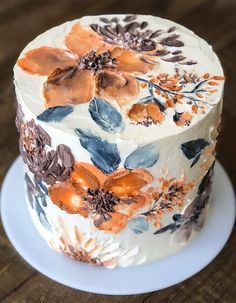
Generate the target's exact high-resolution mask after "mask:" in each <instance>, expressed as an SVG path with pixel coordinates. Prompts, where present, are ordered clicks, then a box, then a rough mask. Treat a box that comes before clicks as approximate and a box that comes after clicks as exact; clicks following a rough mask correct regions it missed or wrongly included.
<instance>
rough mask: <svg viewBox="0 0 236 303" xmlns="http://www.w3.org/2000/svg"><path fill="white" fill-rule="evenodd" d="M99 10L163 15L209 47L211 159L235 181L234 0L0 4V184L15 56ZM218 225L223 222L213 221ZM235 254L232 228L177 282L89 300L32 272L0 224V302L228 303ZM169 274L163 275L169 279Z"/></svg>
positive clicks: (13, 141) (9, 0) (235, 285)
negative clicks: (219, 80) (219, 105)
mask: <svg viewBox="0 0 236 303" xmlns="http://www.w3.org/2000/svg"><path fill="white" fill-rule="evenodd" d="M103 13H142V14H153V15H157V16H161V17H165V18H169V19H172V20H174V21H176V22H179V23H181V24H183V25H184V26H187V27H188V28H190V29H192V30H193V31H194V32H196V33H197V34H198V35H200V36H201V37H203V38H204V39H206V40H207V41H208V42H209V43H210V44H212V45H213V47H214V49H215V51H216V52H217V54H218V55H219V57H220V59H221V62H222V64H223V67H224V70H225V74H226V77H227V82H226V86H225V98H224V100H225V102H224V110H223V128H222V132H221V138H220V144H219V149H218V158H219V160H220V161H221V163H222V164H223V166H224V167H225V169H226V170H227V172H228V174H229V175H230V177H231V180H232V182H233V183H234V184H236V161H235V153H236V135H235V133H236V99H235V95H234V94H235V91H236V72H235V69H236V27H235V25H236V1H235V0H216V1H213V0H186V1H184V0H177V1H168V0H162V1H158V0H152V1H151V0H130V1H129V0H124V1H123V0H93V1H92V0H91V1H90V0H84V1H82V0H77V1H70V0H64V1H62V0H57V1H56V0H55V1H50V0H41V1H39V0H35V1H33V0H28V1H25V0H0V182H2V181H3V178H4V175H5V173H6V171H7V169H8V167H9V166H10V165H11V163H12V161H13V160H14V159H15V158H16V156H17V155H18V143H17V133H16V129H15V125H14V116H15V94H14V88H13V82H12V80H13V79H12V76H13V75H12V68H13V64H14V62H15V60H16V58H17V56H18V54H19V52H20V51H21V49H22V48H23V47H24V46H25V45H26V44H27V43H28V42H29V41H31V40H32V39H33V38H34V37H35V36H37V35H38V34H40V33H41V32H43V31H45V30H46V29H48V28H50V27H52V26H55V25H57V24H60V23H62V22H65V21H67V20H71V19H75V18H78V17H80V16H82V15H89V14H103ZM14 202H15V203H17V202H18V201H17V200H16V201H14ZM222 203H224V201H222ZM219 224H224V222H222V221H221V219H220V218H219ZM216 241H217V234H216ZM29 249H30V248H29ZM235 256H236V232H235V230H234V232H233V234H232V235H231V238H230V240H229V241H228V243H227V245H226V246H225V248H224V249H223V251H222V252H221V253H220V254H219V256H217V258H216V259H215V260H214V261H213V262H212V263H211V264H210V265H208V266H207V267H206V268H205V269H204V270H202V271H201V272H200V273H198V274H197V275H195V276H194V277H192V278H190V279H188V280H187V281H185V282H182V283H180V284H178V285H176V286H173V287H169V288H167V289H164V290H161V291H158V292H153V293H150V294H144V295H137V296H113V297H111V296H105V295H95V294H91V293H85V292H82V291H77V290H74V289H70V288H68V287H66V286H62V285H60V284H58V283H56V282H54V281H52V280H49V279H48V278H46V277H45V276H43V275H41V274H40V273H38V272H37V271H36V270H35V269H33V268H32V267H31V266H29V265H28V264H26V263H25V262H24V260H23V259H22V258H21V257H20V256H19V255H18V254H17V253H16V251H15V250H14V248H13V247H12V246H11V244H10V242H9V241H8V239H7V238H6V235H5V233H4V231H3V228H2V226H1V224H0V302H4V303H7V302H17V303H31V302H50V303H53V302H63V303H67V302H68V303H74V302H89V303H93V302H96V303H100V302H104V303H106V302H114V303H115V302H117V303H118V302H122V303H125V302H129V303H144V302H145V303H154V302H155V303H162V302H163V303H166V302H168V303H172V302H175V303H184V302H187V303H189V302H191V303H195V302H199V303H203V302H209V303H217V302H227V303H235V302H236V257H235ZM183 266H185V265H184V264H183ZM174 274H176V273H174V272H173V273H172V272H171V271H170V275H174ZM101 278H102V277H101ZM140 279H145V277H140Z"/></svg>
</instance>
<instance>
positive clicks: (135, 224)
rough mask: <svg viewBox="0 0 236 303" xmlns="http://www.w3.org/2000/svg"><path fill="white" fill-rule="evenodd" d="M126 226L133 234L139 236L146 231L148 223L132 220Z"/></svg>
mask: <svg viewBox="0 0 236 303" xmlns="http://www.w3.org/2000/svg"><path fill="white" fill-rule="evenodd" d="M128 226H129V228H130V229H131V230H132V231H133V232H134V233H135V234H141V233H143V232H144V231H147V230H148V221H147V220H146V219H144V218H134V219H132V220H130V221H129V222H128Z"/></svg>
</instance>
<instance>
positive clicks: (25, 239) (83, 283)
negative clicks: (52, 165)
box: [1, 158, 235, 295]
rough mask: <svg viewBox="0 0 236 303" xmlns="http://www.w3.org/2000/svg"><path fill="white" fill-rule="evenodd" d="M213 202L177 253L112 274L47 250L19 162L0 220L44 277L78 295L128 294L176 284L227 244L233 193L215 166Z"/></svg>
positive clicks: (6, 191)
mask: <svg viewBox="0 0 236 303" xmlns="http://www.w3.org/2000/svg"><path fill="white" fill-rule="evenodd" d="M213 199H214V201H213V207H212V210H211V213H210V215H209V219H208V221H207V222H206V224H205V226H204V227H203V229H202V231H201V232H200V233H199V235H198V236H197V237H196V239H195V240H193V241H192V242H191V243H190V244H189V245H187V246H186V247H185V248H183V250H182V251H180V252H179V253H177V254H175V255H173V256H170V257H167V258H164V259H162V260H160V261H156V262H152V263H149V264H147V265H140V266H136V267H128V268H124V269H112V270H111V269H106V268H103V267H93V266H91V265H87V264H84V263H80V262H77V261H74V260H71V259H70V258H68V257H65V256H63V255H61V254H59V253H57V252H55V251H53V250H51V249H50V248H49V247H48V245H47V244H46V242H45V241H44V240H43V239H42V238H41V237H40V236H39V234H38V233H37V231H36V229H35V227H34V225H33V223H32V221H31V218H30V215H29V213H28V211H27V207H26V203H25V201H24V191H23V172H22V163H21V160H20V159H19V158H18V159H16V161H15V162H14V163H13V164H12V166H11V168H10V169H9V171H8V173H7V175H6V178H5V180H4V183H3V186H2V196H1V215H2V222H3V226H4V228H5V231H6V233H7V236H8V238H9V239H10V241H11V243H12V244H13V246H14V247H15V248H16V250H17V251H18V253H19V254H20V255H21V256H22V257H23V258H24V259H25V260H26V261H27V262H28V263H29V264H30V265H32V266H33V267H34V268H36V269H37V270H38V271H39V272H41V273H42V274H44V275H45V276H47V277H49V278H51V279H53V280H55V281H57V282H59V283H61V284H64V285H67V286H70V287H73V288H76V289H80V290H84V291H89V292H94V293H101V294H114V295H128V294H139V293H146V292H151V291H155V290H159V289H162V288H165V287H169V286H171V285H174V284H176V283H179V282H182V281H183V280H185V279H187V278H189V277H191V276H192V275H194V274H196V273H197V272H199V271H200V270H201V269H203V268H204V267H205V266H206V265H207V264H209V263H210V262H211V261H212V260H213V259H214V258H215V257H216V255H217V254H218V253H219V252H220V251H221V249H222V248H223V246H224V245H225V243H226V241H227V240H228V238H229V235H230V233H231V231H232V228H233V224H234V219H235V198H234V192H233V188H232V185H231V183H230V181H229V178H228V176H227V175H226V173H225V171H224V170H223V168H222V166H221V165H220V164H219V163H216V167H215V176H214V180H213Z"/></svg>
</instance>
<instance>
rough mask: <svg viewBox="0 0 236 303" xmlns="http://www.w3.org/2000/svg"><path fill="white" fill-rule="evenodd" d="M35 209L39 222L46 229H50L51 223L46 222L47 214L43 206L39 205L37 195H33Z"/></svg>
mask: <svg viewBox="0 0 236 303" xmlns="http://www.w3.org/2000/svg"><path fill="white" fill-rule="evenodd" d="M35 211H36V213H37V215H38V218H39V220H40V222H41V224H42V225H43V226H44V227H45V228H46V229H48V230H51V225H50V223H49V222H48V219H47V216H46V213H45V211H44V210H43V208H42V207H41V205H40V203H39V200H38V197H37V196H36V197H35Z"/></svg>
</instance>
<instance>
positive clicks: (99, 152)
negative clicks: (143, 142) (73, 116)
mask: <svg viewBox="0 0 236 303" xmlns="http://www.w3.org/2000/svg"><path fill="white" fill-rule="evenodd" d="M75 133H76V134H77V135H78V136H79V138H80V144H81V145H82V146H83V148H85V149H86V150H87V151H88V152H89V153H90V159H91V161H92V162H93V164H94V165H96V166H97V167H98V168H99V169H100V170H101V171H103V172H104V173H106V174H109V173H112V172H113V171H114V170H116V169H117V168H118V166H119V164H120V161H121V159H120V155H119V151H118V149H117V146H116V144H114V143H110V142H108V141H106V140H103V139H102V138H100V137H98V136H94V135H93V134H91V132H90V131H88V130H86V131H85V130H81V129H79V128H76V129H75Z"/></svg>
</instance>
